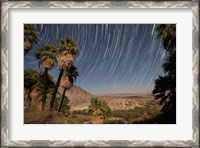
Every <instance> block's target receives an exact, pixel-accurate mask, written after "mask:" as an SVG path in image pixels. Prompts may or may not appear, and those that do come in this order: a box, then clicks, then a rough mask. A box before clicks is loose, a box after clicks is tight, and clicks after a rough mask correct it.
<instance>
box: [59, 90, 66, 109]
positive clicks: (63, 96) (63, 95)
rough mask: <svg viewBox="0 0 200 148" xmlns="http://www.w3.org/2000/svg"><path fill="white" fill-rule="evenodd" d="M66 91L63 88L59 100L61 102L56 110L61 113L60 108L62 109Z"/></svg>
mask: <svg viewBox="0 0 200 148" xmlns="http://www.w3.org/2000/svg"><path fill="white" fill-rule="evenodd" d="M66 90H67V88H66V87H65V88H64V90H63V94H62V99H61V102H60V106H59V108H58V111H59V112H60V111H61V108H62V105H63V101H64V98H65V93H66Z"/></svg>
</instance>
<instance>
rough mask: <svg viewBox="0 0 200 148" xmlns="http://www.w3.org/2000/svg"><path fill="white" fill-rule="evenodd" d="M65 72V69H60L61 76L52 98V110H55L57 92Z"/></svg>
mask: <svg viewBox="0 0 200 148" xmlns="http://www.w3.org/2000/svg"><path fill="white" fill-rule="evenodd" d="M63 72H64V69H60V74H59V76H58V80H57V82H56V86H55V89H54V92H53V95H52V98H51V102H50V110H53V107H54V103H55V99H56V94H57V91H58V87H59V85H60V80H61V78H62V75H63Z"/></svg>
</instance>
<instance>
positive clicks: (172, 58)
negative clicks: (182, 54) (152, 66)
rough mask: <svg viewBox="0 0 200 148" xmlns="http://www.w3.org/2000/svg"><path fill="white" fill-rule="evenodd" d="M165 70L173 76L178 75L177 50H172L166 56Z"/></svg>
mask: <svg viewBox="0 0 200 148" xmlns="http://www.w3.org/2000/svg"><path fill="white" fill-rule="evenodd" d="M162 66H163V69H164V72H165V73H166V74H168V75H170V76H171V77H176V51H175V50H174V51H172V52H171V53H170V54H168V55H167V56H166V58H165V62H164V63H163V65H162Z"/></svg>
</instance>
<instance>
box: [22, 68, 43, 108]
mask: <svg viewBox="0 0 200 148" xmlns="http://www.w3.org/2000/svg"><path fill="white" fill-rule="evenodd" d="M39 78H40V77H39V72H37V71H35V70H33V69H26V70H25V71H24V86H25V87H26V88H28V90H29V91H28V98H27V101H28V102H29V105H30V102H31V100H32V98H31V96H30V94H31V92H32V90H33V86H34V85H35V84H36V83H38V81H39Z"/></svg>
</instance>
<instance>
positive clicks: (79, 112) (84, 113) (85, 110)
mask: <svg viewBox="0 0 200 148" xmlns="http://www.w3.org/2000/svg"><path fill="white" fill-rule="evenodd" d="M72 114H81V115H88V112H87V109H83V110H74V111H72Z"/></svg>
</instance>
